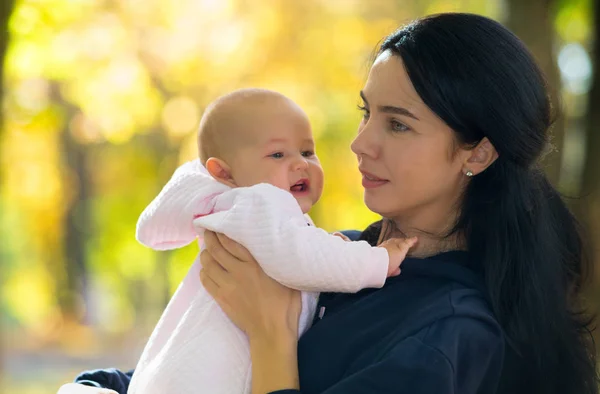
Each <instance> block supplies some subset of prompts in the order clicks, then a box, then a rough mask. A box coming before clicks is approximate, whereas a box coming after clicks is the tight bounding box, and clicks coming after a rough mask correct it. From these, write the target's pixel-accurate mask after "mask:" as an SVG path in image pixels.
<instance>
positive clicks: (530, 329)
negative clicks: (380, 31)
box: [380, 13, 598, 394]
mask: <svg viewBox="0 0 600 394" xmlns="http://www.w3.org/2000/svg"><path fill="white" fill-rule="evenodd" d="M386 50H390V51H391V52H392V53H393V54H394V55H397V56H400V57H401V58H402V60H403V63H404V67H405V69H406V72H407V73H408V76H409V77H410V80H411V81H412V84H413V85H414V87H415V89H416V91H417V92H418V94H419V96H420V97H421V98H422V100H423V101H424V102H425V104H426V105H427V106H428V107H429V108H430V109H431V110H432V111H434V112H435V113H436V114H437V115H438V116H439V117H440V118H441V119H442V120H444V121H445V122H446V124H448V125H449V126H450V127H451V128H452V129H453V130H454V131H455V132H456V139H457V141H458V142H459V143H461V144H462V145H463V146H465V144H466V145H471V146H475V145H476V144H477V143H478V142H479V141H481V140H482V138H483V137H487V138H488V139H489V140H490V141H491V143H492V144H493V145H494V147H495V148H496V150H497V151H498V153H499V158H498V159H497V160H496V161H495V162H494V163H493V164H492V165H491V166H490V167H489V168H487V169H486V170H485V171H484V172H483V173H481V174H479V175H477V176H475V177H473V178H472V179H471V180H470V182H469V185H468V186H467V189H466V191H465V194H464V198H463V201H462V205H461V207H460V216H459V219H458V221H457V223H456V225H455V228H454V230H453V232H452V233H453V234H456V233H460V234H462V235H463V236H464V237H465V239H466V242H467V247H468V250H469V253H470V255H471V257H472V259H473V261H476V262H478V264H479V269H480V270H481V273H482V275H483V276H484V278H485V282H486V285H487V288H488V291H489V298H490V299H491V303H492V308H493V311H494V313H495V315H496V317H497V319H498V321H499V322H500V324H501V325H502V327H503V329H504V331H505V333H506V338H507V342H508V350H509V351H512V352H513V353H514V355H516V357H517V359H519V360H522V361H523V362H526V363H527V371H528V374H532V375H531V376H527V380H528V383H527V387H528V389H529V390H531V392H535V393H538V392H539V393H542V392H543V393H577V394H584V393H597V392H598V386H597V383H598V381H597V373H596V370H595V368H596V365H595V349H594V346H593V341H592V340H591V334H590V329H589V322H590V320H589V319H588V318H587V317H586V315H584V314H583V313H582V309H581V305H580V304H579V299H578V295H579V290H580V288H581V285H582V283H583V280H584V277H585V272H586V269H585V267H584V261H586V260H585V259H584V253H583V250H584V248H583V243H582V237H581V235H580V234H581V233H580V230H579V226H578V224H577V222H576V220H575V218H574V217H573V215H572V214H571V213H570V212H569V210H568V209H567V207H566V205H565V203H564V202H563V200H562V199H561V197H560V195H559V194H558V192H557V191H556V190H555V189H554V187H553V186H552V185H551V184H550V183H549V182H548V180H547V178H546V176H545V175H544V173H543V172H542V170H541V169H540V167H539V165H538V163H539V159H540V157H541V156H542V155H543V153H544V151H545V150H546V148H547V146H548V139H549V138H548V133H549V129H550V126H551V124H552V120H553V116H552V112H553V111H552V106H551V102H550V98H549V95H548V92H547V86H546V82H545V79H544V76H543V73H542V72H541V71H540V69H539V68H538V66H537V65H536V63H535V61H534V59H533V57H532V55H531V54H530V52H529V51H528V50H527V48H526V47H525V46H524V44H523V43H522V42H521V41H520V40H519V39H518V38H517V37H516V36H515V35H513V34H512V33H511V32H510V31H509V30H507V29H506V28H505V27H503V26H502V25H500V24H499V23H497V22H495V21H493V20H491V19H488V18H486V17H483V16H479V15H472V14H459V13H456V14H452V13H451V14H439V15H433V16H429V17H426V18H423V19H420V20H417V21H415V22H413V23H411V24H410V25H408V26H406V27H404V28H402V29H400V30H398V31H396V32H395V33H393V34H391V35H390V36H389V37H387V38H386V39H385V40H384V42H383V44H382V45H381V48H380V53H381V52H383V51H386ZM473 362H477V361H476V360H473ZM504 383H506V382H504ZM501 384H502V383H501ZM515 389H518V390H522V387H520V388H519V387H515Z"/></svg>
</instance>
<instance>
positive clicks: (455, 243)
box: [378, 217, 467, 257]
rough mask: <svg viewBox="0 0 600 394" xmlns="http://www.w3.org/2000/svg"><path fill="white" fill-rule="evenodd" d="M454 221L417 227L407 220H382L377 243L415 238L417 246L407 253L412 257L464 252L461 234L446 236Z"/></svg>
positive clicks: (463, 241) (464, 247)
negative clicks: (454, 251)
mask: <svg viewBox="0 0 600 394" xmlns="http://www.w3.org/2000/svg"><path fill="white" fill-rule="evenodd" d="M455 220H456V219H455V218H454V217H453V218H452V220H449V221H448V222H446V223H439V222H438V223H435V225H430V226H422V227H418V226H416V225H414V224H412V223H410V222H409V221H407V220H401V219H398V218H396V219H385V218H384V219H383V222H382V228H381V234H380V236H379V242H378V243H381V242H383V241H385V240H386V239H389V238H401V237H417V238H418V242H417V244H416V245H415V246H414V247H413V248H412V249H411V250H410V251H409V252H408V255H409V256H412V257H429V256H434V255H436V254H439V253H443V252H448V251H452V250H466V249H467V247H466V240H465V239H464V236H463V234H459V233H456V234H451V235H448V234H449V233H450V232H451V231H452V228H453V226H454V223H455ZM432 224H433V223H432Z"/></svg>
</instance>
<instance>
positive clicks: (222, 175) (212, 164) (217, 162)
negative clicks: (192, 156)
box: [206, 157, 237, 187]
mask: <svg viewBox="0 0 600 394" xmlns="http://www.w3.org/2000/svg"><path fill="white" fill-rule="evenodd" d="M206 171H208V173H209V174H210V176H212V177H213V178H215V179H216V180H217V181H219V182H221V183H222V184H224V185H227V186H230V187H237V185H236V184H235V181H234V180H233V178H232V177H231V168H230V167H229V166H228V165H227V163H225V162H224V161H223V160H221V159H217V158H216V157H211V158H209V159H208V160H206Z"/></svg>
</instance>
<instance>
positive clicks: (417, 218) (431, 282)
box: [80, 14, 598, 394]
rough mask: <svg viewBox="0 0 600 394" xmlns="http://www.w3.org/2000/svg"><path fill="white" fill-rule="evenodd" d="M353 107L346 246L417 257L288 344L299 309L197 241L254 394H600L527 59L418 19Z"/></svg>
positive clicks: (502, 34) (381, 58)
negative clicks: (407, 250)
mask: <svg viewBox="0 0 600 394" xmlns="http://www.w3.org/2000/svg"><path fill="white" fill-rule="evenodd" d="M361 98H362V101H363V104H362V105H361V106H360V108H361V110H362V111H363V113H364V117H363V120H362V121H361V123H360V125H359V128H358V135H357V137H356V139H355V140H354V141H353V143H352V146H351V148H352V150H353V152H354V153H355V154H356V155H357V158H358V162H359V169H360V171H361V172H362V174H363V186H364V188H365V194H364V199H365V203H366V205H367V207H368V208H369V209H370V210H372V211H373V212H376V213H378V214H380V215H381V216H382V217H383V218H384V219H383V220H382V221H381V222H378V223H375V224H373V225H371V226H370V227H369V228H368V229H367V230H365V231H364V232H362V233H357V232H349V233H347V235H348V236H349V237H350V238H353V239H357V238H360V239H364V240H367V241H369V242H370V243H372V244H373V245H375V244H378V243H381V242H382V241H383V240H385V239H388V238H390V237H396V236H403V237H405V236H418V238H419V242H418V244H417V246H416V247H414V248H413V250H411V254H412V257H411V258H409V259H407V260H406V261H405V262H404V263H403V266H402V267H403V268H402V274H401V275H400V276H398V277H396V278H391V279H389V280H388V281H387V283H386V285H385V286H384V287H383V288H382V289H367V290H363V291H361V292H359V293H357V294H323V295H322V296H321V299H320V308H319V313H318V316H317V317H316V318H315V324H314V325H313V327H312V328H311V329H310V330H309V331H308V332H307V333H306V334H305V335H304V336H303V337H302V338H301V339H300V341H299V342H297V341H296V335H297V333H296V331H295V330H296V328H297V324H296V323H297V319H298V314H299V309H300V300H299V296H298V292H297V291H295V290H291V289H288V288H286V287H284V286H282V285H280V284H278V283H276V282H274V281H273V280H271V279H270V278H269V277H267V276H266V275H265V274H264V273H263V272H262V271H261V270H260V268H259V266H258V264H257V263H256V261H254V259H253V258H252V256H251V255H250V254H249V253H248V252H247V251H246V250H245V249H244V248H243V247H241V246H240V245H238V244H235V243H233V242H232V241H231V240H229V239H227V238H226V237H224V236H221V235H215V234H212V233H209V234H207V235H206V239H205V240H206V244H207V249H206V251H205V252H203V254H202V264H203V267H204V268H203V270H202V272H201V275H200V276H201V278H200V280H201V281H202V283H203V285H204V286H205V287H206V288H207V290H208V291H209V292H210V293H211V294H212V295H213V296H214V297H215V299H216V300H217V302H218V303H219V304H220V305H221V307H222V308H223V309H224V311H225V312H226V313H227V314H228V315H229V317H230V318H231V319H232V320H233V321H234V322H235V323H236V324H237V325H238V326H239V327H240V328H241V329H242V330H244V331H245V332H246V333H247V334H248V336H249V338H250V344H251V355H252V363H253V375H252V378H253V393H255V394H266V393H271V394H275V393H277V394H284V393H290V394H291V393H300V392H302V393H303V394H311V393H323V394H342V393H344V394H351V393H381V394H385V393H494V392H498V393H517V394H518V393H597V392H598V389H597V383H598V380H597V375H596V372H595V357H594V349H593V346H592V345H591V343H590V335H589V330H588V326H587V321H586V320H585V319H584V316H583V315H582V314H581V313H580V309H579V308H580V306H579V303H578V301H579V289H580V286H581V284H582V283H583V281H584V273H585V272H587V271H586V269H585V268H586V267H584V265H583V261H584V260H583V253H582V242H581V238H580V235H579V232H578V227H577V224H576V222H575V220H574V218H573V216H572V215H571V214H570V213H569V211H568V209H567V208H566V206H565V204H564V203H563V202H562V201H561V199H560V197H559V195H558V193H557V192H556V191H555V190H554V189H553V187H552V186H551V185H550V184H549V183H548V181H547V180H546V178H545V176H544V175H543V173H542V172H541V170H540V168H539V167H538V165H537V163H538V160H539V158H540V156H541V155H542V154H543V152H544V151H545V150H546V148H547V144H548V130H549V128H550V126H551V123H552V115H551V106H550V101H549V98H548V94H547V91H546V86H545V81H544V78H543V76H542V74H541V72H540V71H539V69H538V67H537V66H536V64H535V62H534V60H533V58H532V56H531V55H530V53H529V52H528V51H527V50H526V48H525V47H524V46H523V44H522V43H521V42H520V41H519V40H518V39H517V38H516V37H515V36H514V35H513V34H511V33H510V32H509V31H508V30H506V29H505V28H504V27H502V26H501V25H500V24H498V23H496V22H494V21H492V20H490V19H487V18H485V17H481V16H477V15H470V14H441V15H435V16H430V17H426V18H424V19H421V20H417V21H415V22H414V23H412V24H410V25H408V26H406V27H404V28H402V29H400V30H399V31H397V32H395V33H393V34H391V35H390V36H389V37H387V39H386V40H385V41H384V42H383V44H382V46H381V48H380V51H379V53H378V56H377V58H376V60H375V62H374V64H373V67H372V68H371V71H370V74H369V78H368V80H367V83H366V85H365V87H364V89H363V90H362V92H361ZM117 376H120V378H119V379H117V380H118V381H119V384H124V386H126V385H127V377H126V376H124V375H117V372H113V373H107V372H106V371H104V372H102V371H101V372H95V373H91V374H87V375H86V374H84V375H82V376H81V377H80V380H85V379H88V380H93V381H96V382H99V381H104V380H103V379H106V378H107V377H110V378H112V379H115V377H117ZM104 387H107V386H106V385H105V386H104ZM109 388H115V389H118V387H117V385H116V384H113V385H112V386H109ZM300 389H301V391H300ZM121 392H123V391H121Z"/></svg>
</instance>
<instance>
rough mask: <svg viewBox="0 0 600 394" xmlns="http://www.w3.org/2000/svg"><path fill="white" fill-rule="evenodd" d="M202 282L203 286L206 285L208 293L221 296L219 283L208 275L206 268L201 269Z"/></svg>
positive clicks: (215, 296) (216, 296)
mask: <svg viewBox="0 0 600 394" xmlns="http://www.w3.org/2000/svg"><path fill="white" fill-rule="evenodd" d="M200 283H202V286H204V288H205V289H206V291H207V292H208V294H210V295H211V296H212V297H213V298H218V297H219V295H220V294H219V285H217V283H216V282H215V281H214V280H212V279H211V278H210V277H209V276H208V275H206V271H204V268H202V269H201V270H200Z"/></svg>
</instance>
